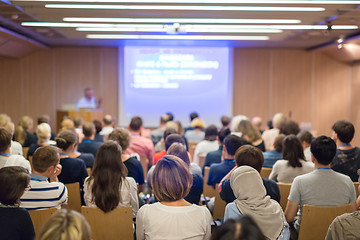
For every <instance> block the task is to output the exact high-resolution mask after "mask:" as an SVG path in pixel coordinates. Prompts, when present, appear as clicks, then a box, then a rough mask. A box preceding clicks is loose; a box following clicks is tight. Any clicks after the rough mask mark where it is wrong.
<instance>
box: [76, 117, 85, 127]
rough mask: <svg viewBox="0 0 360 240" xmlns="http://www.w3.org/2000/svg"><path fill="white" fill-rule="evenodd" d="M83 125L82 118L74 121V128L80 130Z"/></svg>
mask: <svg viewBox="0 0 360 240" xmlns="http://www.w3.org/2000/svg"><path fill="white" fill-rule="evenodd" d="M83 124H84V119H83V118H81V117H79V118H75V119H74V125H75V128H81V127H82V125H83Z"/></svg>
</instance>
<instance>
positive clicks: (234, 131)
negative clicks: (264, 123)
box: [231, 115, 249, 137]
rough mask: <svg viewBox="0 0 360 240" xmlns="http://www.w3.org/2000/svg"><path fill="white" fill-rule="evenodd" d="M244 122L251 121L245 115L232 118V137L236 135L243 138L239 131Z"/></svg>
mask: <svg viewBox="0 0 360 240" xmlns="http://www.w3.org/2000/svg"><path fill="white" fill-rule="evenodd" d="M242 120H249V119H248V117H247V116H245V115H237V116H235V117H233V118H232V120H231V131H232V132H231V134H232V135H236V136H238V137H241V136H242V134H241V132H240V130H239V124H240V122H241V121H242Z"/></svg>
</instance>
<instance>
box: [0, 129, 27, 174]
mask: <svg viewBox="0 0 360 240" xmlns="http://www.w3.org/2000/svg"><path fill="white" fill-rule="evenodd" d="M10 147H11V134H10V133H9V132H8V131H7V130H6V129H5V128H0V168H3V167H8V166H20V167H24V168H26V169H27V170H28V171H29V172H31V166H30V163H29V161H27V160H26V159H25V158H24V157H23V156H22V155H11V154H10Z"/></svg>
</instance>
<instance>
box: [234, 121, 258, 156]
mask: <svg viewBox="0 0 360 240" xmlns="http://www.w3.org/2000/svg"><path fill="white" fill-rule="evenodd" d="M238 129H239V132H241V135H242V137H243V138H244V139H245V140H246V141H247V142H249V143H251V145H253V146H254V147H257V148H258V149H260V150H261V151H262V152H265V144H264V140H262V138H261V134H260V132H259V130H258V129H256V128H255V127H254V125H252V124H251V122H250V121H249V120H241V121H240V123H239V126H238Z"/></svg>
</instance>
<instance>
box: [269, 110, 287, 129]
mask: <svg viewBox="0 0 360 240" xmlns="http://www.w3.org/2000/svg"><path fill="white" fill-rule="evenodd" d="M285 120H286V117H285V116H284V114H282V113H276V114H275V115H274V117H273V119H272V123H273V126H274V128H279V126H280V123H282V122H283V121H285Z"/></svg>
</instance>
